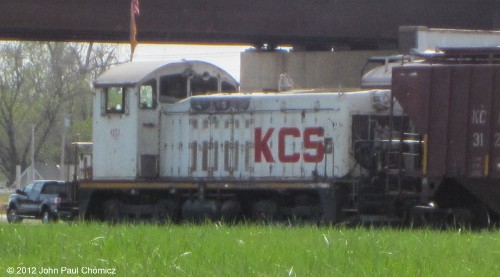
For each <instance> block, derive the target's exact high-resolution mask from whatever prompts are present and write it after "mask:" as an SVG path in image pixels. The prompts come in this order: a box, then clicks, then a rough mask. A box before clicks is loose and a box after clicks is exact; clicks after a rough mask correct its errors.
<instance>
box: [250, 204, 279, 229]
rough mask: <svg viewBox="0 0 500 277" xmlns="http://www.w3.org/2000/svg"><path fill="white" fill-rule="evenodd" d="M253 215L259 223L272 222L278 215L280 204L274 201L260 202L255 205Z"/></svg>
mask: <svg viewBox="0 0 500 277" xmlns="http://www.w3.org/2000/svg"><path fill="white" fill-rule="evenodd" d="M252 215H253V218H254V219H255V220H256V221H257V222H262V223H268V222H272V221H273V220H275V219H276V217H277V215H278V204H276V202H275V201H273V200H261V201H258V202H257V203H255V204H254V205H253V208H252Z"/></svg>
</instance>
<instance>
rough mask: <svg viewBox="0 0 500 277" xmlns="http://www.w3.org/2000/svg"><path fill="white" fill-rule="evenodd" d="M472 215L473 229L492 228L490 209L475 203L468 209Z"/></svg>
mask: <svg viewBox="0 0 500 277" xmlns="http://www.w3.org/2000/svg"><path fill="white" fill-rule="evenodd" d="M467 209H468V210H469V211H470V214H471V227H472V228H474V229H482V228H489V227H491V216H490V212H489V211H488V208H486V207H485V206H484V205H483V204H480V203H475V204H472V205H470V206H469V207H467Z"/></svg>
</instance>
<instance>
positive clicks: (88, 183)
mask: <svg viewBox="0 0 500 277" xmlns="http://www.w3.org/2000/svg"><path fill="white" fill-rule="evenodd" d="M419 66H420V67H418V66H416V65H405V66H401V67H397V69H395V71H394V72H395V73H393V74H395V75H394V76H393V78H394V79H395V80H394V81H393V83H394V86H393V91H392V93H391V90H389V89H386V88H377V89H364V90H361V89H358V90H346V91H340V90H327V89H311V90H305V89H304V90H291V91H285V92H252V93H243V92H239V91H238V90H239V89H238V87H239V84H238V83H237V81H236V80H234V79H233V78H232V77H231V76H230V75H229V74H228V73H227V72H225V71H223V70H222V69H220V68H218V67H216V66H214V65H211V64H208V63H205V62H200V61H183V62H178V63H161V62H160V63H159V62H130V63H126V64H122V65H118V66H115V67H113V68H111V69H109V70H108V71H107V72H105V73H103V74H102V75H101V76H100V77H99V78H98V79H97V80H95V82H94V86H95V94H94V105H93V106H94V110H93V150H92V172H91V173H92V174H87V175H86V176H87V177H88V178H86V179H81V180H79V181H78V199H79V202H80V213H81V216H82V217H83V218H86V219H89V218H95V219H103V220H106V221H111V222H116V221H121V220H126V219H133V220H135V219H152V220H158V221H167V220H169V221H174V222H177V221H202V220H207V219H209V220H228V221H235V220H246V219H249V220H259V221H260V220H262V221H274V220H294V221H295V220H299V221H310V222H326V223H339V222H359V221H364V222H366V221H369V222H397V223H405V222H413V223H414V224H420V223H423V224H427V223H433V222H438V224H457V223H464V224H475V225H480V226H487V225H489V224H490V222H491V220H492V218H494V216H495V215H496V214H498V212H499V211H500V209H499V206H498V199H500V198H498V196H497V195H493V194H490V195H488V193H487V191H488V190H491V187H492V186H494V185H493V183H494V182H493V181H492V183H491V184H490V183H488V184H486V183H484V182H483V181H481V180H483V179H484V180H486V179H487V180H492V179H491V178H490V177H489V175H494V174H496V171H497V168H500V167H498V166H497V162H498V160H497V159H496V156H493V155H491V156H489V158H488V157H486V158H485V157H484V155H483V152H484V151H486V150H484V151H483V150H481V151H483V152H481V153H482V154H481V155H483V156H481V159H480V155H479V154H478V155H470V154H469V152H471V153H476V152H474V151H475V150H474V151H473V150H470V149H472V148H471V147H473V146H470V145H468V144H470V143H472V145H476V144H477V143H480V144H481V147H486V145H490V146H491V145H493V148H494V147H495V141H496V135H495V134H496V133H493V132H491V133H489V132H483V133H482V135H481V136H479V137H477V136H476V135H475V132H473V131H469V130H472V129H473V128H476V127H477V128H479V126H475V125H474V124H475V123H474V122H476V121H477V122H479V123H480V124H483V123H484V125H487V126H490V125H491V126H493V125H494V124H495V123H496V122H497V120H495V118H494V117H492V116H494V115H492V114H493V113H492V111H494V110H499V109H498V108H500V107H496V106H495V107H490V109H486V111H484V110H482V109H479V110H478V109H476V108H475V107H476V106H473V105H472V104H471V106H470V107H469V108H466V109H465V110H464V111H462V112H460V111H459V109H460V108H456V109H457V111H454V112H455V113H453V115H455V114H460V116H461V117H460V120H459V119H458V118H456V119H455V118H452V117H451V116H447V117H441V116H442V114H443V113H445V112H446V109H441V108H440V107H441V106H439V105H434V104H433V103H434V102H436V101H437V100H439V101H437V103H439V104H441V102H443V101H444V100H443V99H442V98H440V97H441V96H434V95H436V92H439V91H440V89H441V88H442V87H443V86H444V85H445V84H448V86H453V82H454V80H456V78H455V79H454V78H451V79H450V77H449V76H448V77H446V78H445V80H446V81H447V83H446V82H445V81H443V82H444V83H443V82H441V81H439V80H438V79H432V81H430V82H429V79H425V80H423V81H425V83H423V82H422V80H420V79H418V78H419V77H420V75H418V77H417V78H414V77H415V72H418V73H420V71H419V70H421V69H420V68H423V69H422V70H424V71H425V72H427V73H426V74H427V75H428V77H429V76H431V77H435V78H441V77H443V76H441V75H440V74H441V71H440V70H437V71H436V70H435V68H441V67H442V68H447V69H446V70H449V72H454V71H453V70H454V69H451V71H450V69H448V68H450V67H454V66H453V65H441V67H440V66H435V65H429V64H424V65H419ZM462 67H464V68H468V69H467V70H469V71H467V70H465V69H464V70H465V71H467V72H468V73H464V74H465V75H467V74H469V73H470V74H474V73H471V72H475V69H469V68H476V67H477V66H476V65H465V66H464V65H463V66H462ZM486 67H488V68H493V69H494V71H495V72H496V73H499V72H500V70H498V68H497V66H492V65H490V66H486ZM426 70H428V71H426ZM435 72H439V73H435ZM460 72H461V71H460ZM450 74H452V73H450ZM470 74H469V75H467V76H470ZM452 75H453V74H452ZM465 75H464V76H465ZM497 75H498V74H497ZM464 76H462V75H460V76H458V77H457V78H459V79H461V81H462V82H466V81H463V80H462V78H463V77H464ZM474 76H475V75H474ZM495 76H496V75H495ZM476 77H478V76H476ZM465 79H467V78H465ZM465 79H464V80H465ZM472 79H474V78H472ZM467 80H468V83H467V82H466V83H460V87H461V88H462V90H466V92H463V93H467V95H468V96H467V97H469V98H473V97H474V95H475V93H479V92H478V90H479V89H480V88H483V87H482V86H479V87H476V86H475V85H472V84H473V83H474V81H473V80H469V79H467ZM474 80H476V79H474ZM496 80H500V77H499V78H498V79H496ZM476 81H479V80H476ZM486 82H488V85H490V87H491V84H492V83H490V82H489V80H487V81H486ZM495 84H498V81H496V83H495ZM467 85H468V86H467ZM488 85H485V86H488ZM443 88H444V87H443ZM448 88H449V87H448ZM412 89H413V90H412ZM467 89H468V90H467ZM498 90H499V87H498V86H497V87H495V91H496V94H498V95H500V91H498ZM424 91H425V92H424ZM448 91H449V90H448ZM422 93H423V94H422ZM457 93H462V91H460V92H457ZM493 94H494V93H492V94H489V95H490V96H491V95H493ZM496 94H495V95H496ZM420 95H424V96H425V97H427V98H426V100H422V99H423V98H421V97H420ZM448 95H449V94H448ZM434 97H436V98H439V99H437V100H436V99H434ZM447 97H448V96H447ZM464 97H465V96H464ZM467 97H465V98H467ZM491 97H492V96H491ZM465 98H464V99H465ZM469 98H467V99H469ZM446 99H447V100H446V101H448V102H449V103H450V102H453V101H454V100H452V98H451V97H448V98H446ZM446 101H445V102H446ZM464 101H465V100H464ZM481 101H483V100H481ZM484 101H486V102H481V103H483V104H485V103H490V101H489V100H488V99H484ZM466 102H467V101H466ZM400 103H401V104H400ZM461 103H462V102H461ZM464 103H465V102H464ZM470 103H473V101H472V100H470ZM478 103H479V102H478ZM474 105H475V104H474ZM478 105H482V104H478ZM449 106H450V107H451V106H453V105H451V104H450V105H449ZM446 107H448V106H446ZM460 107H462V106H460ZM429 109H430V110H429ZM429 111H431V112H430V113H428V112H429ZM470 118H472V120H473V122H472V123H470V122H469V123H468V119H470ZM435 122H437V125H434V123H435ZM448 123H449V124H448ZM452 123H453V124H455V123H456V124H458V125H457V126H458V127H456V128H455V129H453V128H450V126H452V125H453V124H452ZM463 124H465V127H463V128H462V127H460V126H464V125H463ZM453 126H455V125H453ZM446 127H448V129H453V130H455V131H456V133H450V134H449V135H448V136H445V137H444V138H443V137H442V136H441V133H440V132H442V131H443V128H444V129H446ZM469 133H471V134H469ZM456 136H458V137H456ZM454 138H460V144H458V145H455V146H454V147H455V148H453V149H450V150H449V151H448V152H446V153H448V156H446V155H445V154H442V153H441V152H442V151H444V150H442V148H440V147H441V146H443V145H444V146H443V147H444V148H446V145H448V146H449V145H450V144H451V142H450V141H453V142H454V141H455V140H454ZM469 146H470V147H469ZM488 147H489V146H488ZM474 149H475V148H474ZM488 149H489V148H488ZM466 150H467V151H468V150H470V151H469V152H467V151H466ZM440 151H441V152H440ZM478 151H479V150H478ZM465 152H467V154H463V155H462V154H460V153H465ZM436 153H440V154H439V155H437V154H436ZM477 153H479V152H477ZM454 155H455V156H454ZM460 155H462V156H460ZM464 155H465V156H464ZM456 156H458V159H459V160H453V159H448V158H453V157H456ZM443 157H444V158H443ZM457 161H464V163H465V161H471V163H472V164H467V165H465V164H457ZM446 162H447V163H446ZM447 166H448V168H447ZM484 167H487V168H484ZM443 168H444V169H449V171H446V170H444V171H439V170H441V169H443ZM490 169H491V170H490ZM455 172H456V173H457V174H466V175H467V174H472V175H473V176H476V175H474V174H477V176H478V177H479V176H480V177H481V178H479V179H481V180H479V179H478V182H476V183H474V182H469V181H470V180H472V179H468V178H465V179H463V178H455V177H456V176H458V175H453V173H455ZM494 172H495V173H494ZM499 172H500V171H499ZM483 173H484V174H485V176H483V175H482V174H483ZM450 174H451V175H450ZM466 175H463V176H464V177H465V176H466ZM460 176H462V175H460ZM467 176H468V175H467ZM483 177H484V178H483ZM473 180H476V179H475V177H474V178H473ZM464 182H465V183H464ZM488 182H489V181H488ZM477 184H479V185H477ZM475 185H477V186H482V188H483V189H481V190H482V191H484V192H486V196H487V197H490V198H492V199H493V200H492V201H489V200H486V199H485V197H486V196H483V195H481V194H478V191H481V190H475V189H473V188H471V186H475ZM495 188H496V187H495ZM495 201H496V202H495ZM495 205H496V206H495Z"/></svg>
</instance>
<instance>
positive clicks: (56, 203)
mask: <svg viewBox="0 0 500 277" xmlns="http://www.w3.org/2000/svg"><path fill="white" fill-rule="evenodd" d="M72 191H73V186H72V183H70V182H64V181H54V180H38V181H34V182H33V183H30V184H28V185H26V187H24V189H22V190H16V193H14V194H12V195H10V197H9V203H8V204H7V221H9V222H10V223H15V222H20V221H22V219H23V218H38V219H41V220H42V222H43V223H49V222H51V221H56V220H58V219H62V220H72V219H74V218H75V217H77V216H78V204H77V202H76V201H74V200H73V199H71V197H70V196H71V192H72Z"/></svg>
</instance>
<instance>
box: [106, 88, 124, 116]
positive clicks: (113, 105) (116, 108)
mask: <svg viewBox="0 0 500 277" xmlns="http://www.w3.org/2000/svg"><path fill="white" fill-rule="evenodd" d="M103 98H104V99H103V104H104V111H105V113H107V114H114V113H124V112H125V88H124V87H107V88H105V89H104V91H103Z"/></svg>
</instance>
